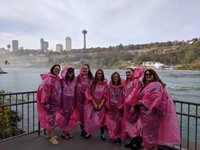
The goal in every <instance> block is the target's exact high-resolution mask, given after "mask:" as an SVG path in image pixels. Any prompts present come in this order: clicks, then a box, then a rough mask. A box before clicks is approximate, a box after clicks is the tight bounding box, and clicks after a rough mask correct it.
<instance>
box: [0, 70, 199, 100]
mask: <svg viewBox="0 0 200 150" xmlns="http://www.w3.org/2000/svg"><path fill="white" fill-rule="evenodd" d="M4 71H7V72H8V74H0V89H3V90H5V91H7V92H26V91H36V90H37V87H38V85H39V84H40V83H41V78H40V74H41V73H46V72H48V71H49V69H48V68H42V69H41V68H4ZM95 71H96V70H92V72H93V74H94V73H95ZM114 71H118V72H119V73H120V75H121V76H122V77H123V78H125V71H124V70H104V72H105V76H106V78H107V79H108V80H110V76H111V74H112V73H113V72H114ZM78 72H79V70H78V69H76V70H75V73H76V75H77V74H78ZM157 73H158V74H159V76H160V78H161V79H162V81H163V82H165V83H166V84H167V87H166V88H167V90H168V92H169V93H170V94H171V95H172V97H173V99H175V100H181V101H189V102H197V103H200V71H180V70H157Z"/></svg>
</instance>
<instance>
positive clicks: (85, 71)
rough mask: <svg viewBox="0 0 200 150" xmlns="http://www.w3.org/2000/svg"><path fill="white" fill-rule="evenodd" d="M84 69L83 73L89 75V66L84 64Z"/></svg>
mask: <svg viewBox="0 0 200 150" xmlns="http://www.w3.org/2000/svg"><path fill="white" fill-rule="evenodd" d="M82 70H83V75H85V76H87V75H88V72H89V68H88V66H86V65H84V66H83V67H82Z"/></svg>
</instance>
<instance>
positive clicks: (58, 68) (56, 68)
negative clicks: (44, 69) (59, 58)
mask: <svg viewBox="0 0 200 150" xmlns="http://www.w3.org/2000/svg"><path fill="white" fill-rule="evenodd" d="M53 73H54V74H55V75H59V73H60V67H59V66H56V67H55V68H54V69H53Z"/></svg>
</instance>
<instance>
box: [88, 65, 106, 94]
mask: <svg viewBox="0 0 200 150" xmlns="http://www.w3.org/2000/svg"><path fill="white" fill-rule="evenodd" d="M98 71H101V73H102V77H101V81H104V79H105V76H104V72H103V70H102V69H98V70H97V71H96V73H95V78H94V80H93V81H92V86H91V88H92V90H95V88H96V85H97V82H98V79H97V73H98Z"/></svg>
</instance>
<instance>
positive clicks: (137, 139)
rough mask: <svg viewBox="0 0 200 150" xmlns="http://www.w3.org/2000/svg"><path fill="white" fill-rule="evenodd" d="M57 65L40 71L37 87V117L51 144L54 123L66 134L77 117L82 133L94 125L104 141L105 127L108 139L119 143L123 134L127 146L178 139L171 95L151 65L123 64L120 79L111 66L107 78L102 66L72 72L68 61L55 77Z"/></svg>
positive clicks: (86, 134) (86, 133) (91, 130)
mask: <svg viewBox="0 0 200 150" xmlns="http://www.w3.org/2000/svg"><path fill="white" fill-rule="evenodd" d="M60 71H61V67H60V65H58V64H56V65H54V66H52V68H51V69H50V72H49V73H46V74H41V78H42V83H41V84H40V85H39V87H38V91H37V107H38V118H39V121H40V124H41V127H42V128H45V129H47V131H48V136H49V142H51V143H52V144H58V143H59V142H58V137H57V136H56V135H55V131H54V130H55V127H56V125H58V127H59V128H61V130H62V135H61V137H62V138H63V139H69V138H72V135H71V133H70V131H71V130H72V129H74V128H75V127H76V125H77V123H79V124H80V127H81V134H80V136H81V137H83V138H86V139H88V138H90V137H91V135H92V133H94V132H96V131H98V130H100V131H101V134H100V138H101V139H102V140H103V141H106V137H105V135H104V129H105V127H107V130H108V134H109V139H110V140H109V141H110V142H116V143H117V145H121V144H122V140H124V139H125V138H127V137H129V138H130V140H129V142H128V143H126V144H125V147H130V148H131V149H138V148H141V143H142V146H143V148H144V150H147V149H150V148H153V149H154V150H157V145H174V144H180V142H181V141H180V129H179V127H178V121H177V116H176V109H175V106H174V103H173V100H172V97H171V96H170V94H169V93H168V92H167V91H166V89H165V86H166V85H165V84H164V83H163V82H162V81H161V79H160V78H159V76H158V74H157V73H156V72H155V71H154V70H153V69H146V70H144V69H143V68H134V69H133V68H127V69H126V71H125V73H126V79H122V78H121V77H120V74H119V73H118V72H114V73H113V74H112V75H111V80H110V81H109V82H108V80H107V79H106V78H105V76H104V71H103V70H102V69H98V70H97V71H96V73H95V76H93V75H92V72H91V70H90V67H89V65H88V64H84V65H83V66H82V67H81V69H80V73H79V75H78V76H75V68H74V67H72V66H66V67H64V68H63V69H62V71H61V78H60V77H59V74H60ZM142 77H143V78H142ZM141 78H142V79H141ZM140 79H141V80H140Z"/></svg>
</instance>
